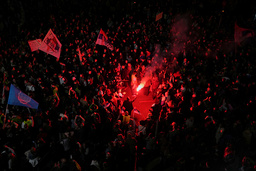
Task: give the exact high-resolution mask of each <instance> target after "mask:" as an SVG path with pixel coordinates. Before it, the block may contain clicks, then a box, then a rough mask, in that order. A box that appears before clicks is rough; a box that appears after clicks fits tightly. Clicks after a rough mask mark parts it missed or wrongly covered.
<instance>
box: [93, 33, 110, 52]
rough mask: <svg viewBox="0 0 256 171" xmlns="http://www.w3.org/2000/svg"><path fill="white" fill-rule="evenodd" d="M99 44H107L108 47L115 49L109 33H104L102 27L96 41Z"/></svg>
mask: <svg viewBox="0 0 256 171" xmlns="http://www.w3.org/2000/svg"><path fill="white" fill-rule="evenodd" d="M96 44H97V45H102V46H106V47H107V48H109V49H110V50H111V51H112V50H113V46H112V45H111V43H110V41H109V39H108V37H107V35H106V34H105V33H104V31H103V30H102V29H100V33H99V35H98V38H97V41H96Z"/></svg>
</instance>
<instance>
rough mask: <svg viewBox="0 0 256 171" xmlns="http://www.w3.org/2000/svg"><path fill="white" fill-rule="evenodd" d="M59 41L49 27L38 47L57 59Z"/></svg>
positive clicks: (59, 47) (59, 49) (59, 46)
mask: <svg viewBox="0 0 256 171" xmlns="http://www.w3.org/2000/svg"><path fill="white" fill-rule="evenodd" d="M61 46H62V45H61V43H60V41H59V40H58V38H57V37H56V35H55V34H54V33H53V32H52V30H51V29H50V30H49V31H48V33H47V34H46V36H45V38H44V40H43V41H42V43H41V46H40V47H39V49H40V50H41V51H43V52H45V53H47V54H50V55H52V56H55V57H56V58H58V59H59V57H60V51H61Z"/></svg>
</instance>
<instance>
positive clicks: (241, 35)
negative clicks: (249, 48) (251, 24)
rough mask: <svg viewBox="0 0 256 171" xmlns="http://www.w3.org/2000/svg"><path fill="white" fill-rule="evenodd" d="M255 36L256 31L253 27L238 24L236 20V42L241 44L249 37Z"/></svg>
mask: <svg viewBox="0 0 256 171" xmlns="http://www.w3.org/2000/svg"><path fill="white" fill-rule="evenodd" d="M253 36H254V31H253V30H252V29H247V28H242V27H239V26H238V25H237V22H235V31H234V40H235V43H237V44H238V45H240V44H241V43H242V42H243V41H245V40H246V39H247V38H249V37H253Z"/></svg>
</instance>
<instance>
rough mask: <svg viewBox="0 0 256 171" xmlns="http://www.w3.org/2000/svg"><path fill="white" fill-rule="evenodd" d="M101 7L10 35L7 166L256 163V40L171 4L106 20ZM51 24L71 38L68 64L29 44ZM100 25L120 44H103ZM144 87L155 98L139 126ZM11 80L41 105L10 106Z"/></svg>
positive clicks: (234, 170) (233, 166) (134, 8)
mask: <svg viewBox="0 0 256 171" xmlns="http://www.w3.org/2000/svg"><path fill="white" fill-rule="evenodd" d="M64 2H65V1H64ZM100 2H101V1H88V3H91V4H94V6H92V7H91V8H89V7H85V8H86V9H87V10H82V11H77V12H76V11H73V12H71V11H68V13H67V12H66V11H64V10H63V11H62V12H60V13H59V15H58V13H57V12H56V11H50V12H49V13H46V14H48V15H46V16H44V17H42V18H41V20H40V19H38V16H34V17H33V15H31V19H29V18H28V17H27V15H26V18H23V19H24V21H23V20H22V21H23V22H21V24H20V25H18V26H17V28H16V29H15V28H12V29H10V30H8V33H9V34H7V33H6V35H10V39H7V36H4V35H2V36H1V41H0V47H1V53H0V56H1V58H0V60H1V61H0V64H1V71H0V72H1V73H0V74H1V75H3V77H2V78H1V83H2V85H3V90H2V91H1V92H2V96H1V102H2V106H1V119H0V124H1V127H0V138H1V141H0V145H1V146H0V149H1V154H0V163H1V168H2V169H3V170H6V171H7V170H21V169H24V170H32V169H34V170H97V171H99V170H103V171H110V170H111V171H112V170H127V171H128V170H138V171H143V170H172V171H179V170H180V171H181V170H182V171H185V170H189V171H191V170H209V171H210V170H212V171H213V170H219V171H221V170H223V171H224V170H228V171H240V170H241V171H251V170H256V163H255V162H256V155H255V154H256V153H255V152H256V149H255V145H254V144H255V140H256V117H255V107H254V106H255V105H256V84H255V81H256V79H255V78H256V77H255V76H256V75H255V70H254V68H255V64H256V60H255V55H256V54H255V52H256V49H255V43H256V42H255V39H254V37H253V36H251V37H249V38H247V39H246V40H244V41H243V42H239V44H236V43H235V42H234V40H233V38H234V37H233V35H234V34H233V33H234V27H233V25H232V27H230V26H229V25H228V24H227V25H225V24H223V23H221V21H223V19H224V18H225V17H222V18H220V15H219V13H218V14H216V13H212V14H210V15H200V14H199V13H198V11H197V10H192V9H191V8H185V9H184V8H179V7H178V6H177V8H173V7H172V6H171V4H172V3H171V2H173V1H166V3H156V4H152V2H151V3H148V4H147V3H144V2H132V3H129V5H128V6H126V7H123V8H121V9H118V10H116V11H118V12H119V13H118V14H120V15H109V16H107V17H106V16H104V14H105V13H104V12H103V11H104V5H101V6H99V4H100ZM107 2H108V3H109V4H108V3H107V5H109V6H113V9H112V11H115V8H114V5H113V4H112V5H111V2H112V1H107ZM55 3H57V2H55ZM55 5H56V4H55ZM60 5H61V4H60ZM97 5H98V7H99V8H100V9H101V12H99V11H98V9H99V8H96V6H97ZM119 5H120V4H119ZM172 5H173V4H172ZM117 6H118V5H117ZM117 6H116V7H117ZM23 8H26V6H25V7H23ZM21 9H22V8H21ZM52 9H54V7H53V6H51V7H50V10H52ZM44 10H45V11H47V9H46V8H45V9H44ZM44 10H43V11H44ZM59 10H61V9H59ZM21 11H22V10H21ZM45 11H44V12H45ZM162 11H163V16H162V18H161V19H160V20H158V21H155V17H156V15H157V14H158V13H160V12H162ZM28 13H29V12H28ZM28 13H25V12H24V13H21V14H23V15H21V16H24V15H25V14H28ZM50 14H51V15H50ZM121 14H122V15H121ZM21 18H22V17H21ZM35 19H36V20H35ZM221 19H222V20H221ZM226 20H228V19H227V18H226ZM226 20H225V21H226ZM230 20H231V22H233V21H234V22H233V23H235V19H234V18H230ZM37 21H40V22H39V23H37ZM30 23H34V25H32V26H31V27H29V26H30ZM224 25H225V26H224ZM5 26H12V27H14V24H12V23H11V24H9V25H8V22H7V23H5ZM49 29H52V30H53V32H54V33H55V34H56V36H57V37H58V39H59V41H60V42H61V44H62V48H61V55H60V58H59V59H57V58H55V57H54V56H51V55H49V54H46V53H44V52H42V51H39V50H38V51H35V52H31V49H30V47H29V45H28V43H27V42H28V40H34V39H43V38H44V36H45V34H46V33H47V31H48V30H49ZM100 29H102V30H104V31H105V33H106V35H107V36H108V38H109V40H110V43H111V44H112V45H113V47H114V50H113V51H111V50H110V49H108V48H107V47H105V46H100V45H96V44H95V42H96V40H97V37H98V34H99V31H100ZM16 31H18V33H16ZM15 33H16V34H15ZM79 51H80V52H81V58H79V53H78V52H79ZM141 83H143V86H144V88H143V89H142V90H141V91H144V94H145V95H149V96H152V99H153V100H154V104H153V105H152V107H151V108H150V110H149V111H148V113H146V114H143V115H146V116H147V118H146V119H145V120H139V121H138V120H136V118H134V117H133V116H134V115H133V114H132V113H133V112H134V108H133V104H132V103H133V100H134V98H136V96H137V92H136V88H137V87H138V86H139V85H140V84H141ZM11 84H13V85H15V86H16V87H17V88H19V89H20V90H21V91H22V92H24V93H26V94H27V95H29V96H30V97H31V98H33V99H34V100H36V101H37V102H38V103H39V108H38V110H34V109H29V108H26V107H21V106H13V105H9V106H8V108H6V106H7V101H8V93H9V87H10V85H11ZM127 89H131V90H132V92H133V96H131V97H126V96H125V95H124V92H125V90H127ZM124 97H125V98H124Z"/></svg>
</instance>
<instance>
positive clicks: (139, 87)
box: [136, 83, 144, 92]
mask: <svg viewBox="0 0 256 171" xmlns="http://www.w3.org/2000/svg"><path fill="white" fill-rule="evenodd" d="M143 87H144V84H143V83H141V84H140V85H139V86H138V87H137V89H136V90H137V92H138V91H140V90H141V89H142V88H143Z"/></svg>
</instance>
